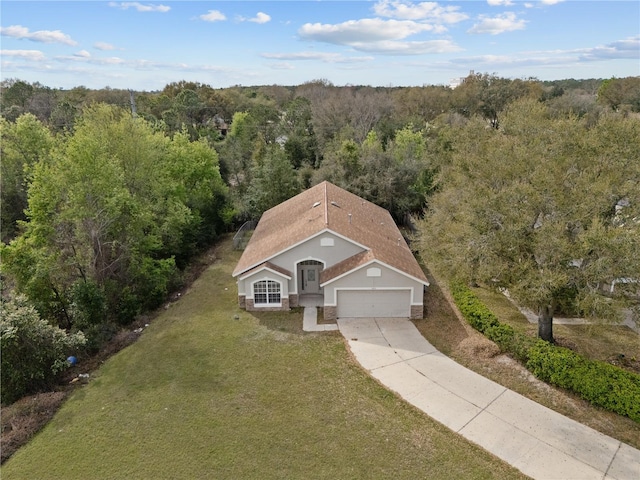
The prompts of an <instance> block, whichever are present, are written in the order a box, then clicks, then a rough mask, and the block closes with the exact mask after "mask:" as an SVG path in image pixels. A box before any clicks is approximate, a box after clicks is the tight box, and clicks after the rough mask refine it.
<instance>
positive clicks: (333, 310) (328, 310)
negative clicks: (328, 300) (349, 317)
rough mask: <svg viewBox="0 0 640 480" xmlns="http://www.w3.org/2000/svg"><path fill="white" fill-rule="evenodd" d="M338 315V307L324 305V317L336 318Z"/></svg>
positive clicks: (326, 318) (328, 318) (327, 318)
mask: <svg viewBox="0 0 640 480" xmlns="http://www.w3.org/2000/svg"><path fill="white" fill-rule="evenodd" d="M337 317H338V307H327V306H325V307H324V319H325V320H335V319H336V318H337Z"/></svg>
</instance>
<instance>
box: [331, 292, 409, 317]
mask: <svg viewBox="0 0 640 480" xmlns="http://www.w3.org/2000/svg"><path fill="white" fill-rule="evenodd" d="M337 310H338V318H362V317H385V318H394V317H409V316H411V291H410V290H343V291H338V308H337Z"/></svg>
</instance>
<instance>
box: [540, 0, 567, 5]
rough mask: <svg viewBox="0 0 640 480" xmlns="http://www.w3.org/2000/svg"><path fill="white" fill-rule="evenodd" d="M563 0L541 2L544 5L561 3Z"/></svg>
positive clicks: (544, 0) (543, 0)
mask: <svg viewBox="0 0 640 480" xmlns="http://www.w3.org/2000/svg"><path fill="white" fill-rule="evenodd" d="M562 2H564V0H542V3H544V4H545V5H556V4H557V3H562Z"/></svg>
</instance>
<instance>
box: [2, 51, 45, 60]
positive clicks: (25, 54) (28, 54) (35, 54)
mask: <svg viewBox="0 0 640 480" xmlns="http://www.w3.org/2000/svg"><path fill="white" fill-rule="evenodd" d="M0 56H1V57H17V58H23V59H25V60H30V61H33V62H41V61H43V60H45V59H46V57H45V56H44V53H42V52H41V51H40V50H0Z"/></svg>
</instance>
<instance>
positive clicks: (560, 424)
mask: <svg viewBox="0 0 640 480" xmlns="http://www.w3.org/2000/svg"><path fill="white" fill-rule="evenodd" d="M338 328H339V330H340V332H341V333H342V335H344V337H345V338H346V339H347V341H348V343H349V348H350V349H351V351H352V352H353V354H354V356H355V358H356V360H357V361H358V362H359V363H360V364H361V365H362V366H363V367H364V368H365V369H366V370H367V371H368V372H369V373H370V374H371V376H373V377H374V378H376V379H377V380H378V381H380V383H382V384H383V385H385V386H386V387H387V388H389V389H390V390H392V391H394V392H396V393H397V394H398V395H400V396H401V397H402V398H403V399H404V400H406V401H407V402H409V403H411V404H412V405H414V406H416V407H417V408H419V409H420V410H422V411H424V412H425V413H426V414H427V415H429V416H430V417H432V418H434V419H435V420H437V421H439V422H440V423H442V424H444V425H445V426H447V427H448V428H450V429H451V430H453V431H455V432H458V433H459V434H460V435H462V436H463V437H465V438H467V439H468V440H470V441H472V442H474V443H476V444H478V445H480V446H481V447H482V448H484V449H485V450H488V451H489V452H491V453H493V454H494V455H496V456H497V457H499V458H501V459H502V460H504V461H505V462H507V463H509V464H511V465H513V466H514V467H515V468H517V469H518V470H520V471H521V472H523V473H524V474H526V475H528V476H530V477H532V478H534V479H541V480H551V479H558V480H571V479H575V480H588V479H594V480H596V479H597V480H603V479H605V480H614V479H615V480H638V479H640V450H637V449H635V448H633V447H631V446H629V445H627V444H625V443H622V442H620V441H618V440H615V439H613V438H611V437H608V436H606V435H603V434H601V433H600V432H597V431H595V430H593V429H591V428H589V427H587V426H585V425H582V424H581V423H578V422H576V421H574V420H571V419H569V418H567V417H565V416H563V415H560V414H559V413H557V412H555V411H553V410H550V409H548V408H546V407H544V406H542V405H540V404H538V403H536V402H533V401H531V400H529V399H527V398H525V397H523V396H522V395H519V394H517V393H515V392H513V391H511V390H508V389H507V388H505V387H503V386H501V385H498V384H497V383H495V382H493V381H491V380H489V379H487V378H485V377H483V376H481V375H478V374H477V373H475V372H473V371H471V370H468V369H466V368H464V367H463V366H461V365H459V364H457V363H456V362H454V361H453V360H451V359H450V358H449V357H447V356H445V355H443V354H441V353H440V352H438V351H437V350H436V349H435V348H434V347H433V346H432V345H431V344H430V343H429V342H427V340H426V339H425V338H424V337H423V336H422V335H421V334H420V332H419V331H418V329H417V328H416V327H415V325H414V324H413V323H412V322H411V321H409V320H408V319H388V318H377V319H376V318H366V319H363V318H358V319H340V320H338Z"/></svg>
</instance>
